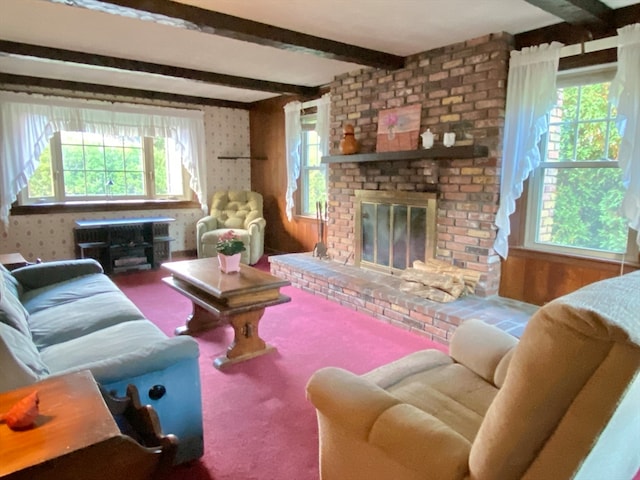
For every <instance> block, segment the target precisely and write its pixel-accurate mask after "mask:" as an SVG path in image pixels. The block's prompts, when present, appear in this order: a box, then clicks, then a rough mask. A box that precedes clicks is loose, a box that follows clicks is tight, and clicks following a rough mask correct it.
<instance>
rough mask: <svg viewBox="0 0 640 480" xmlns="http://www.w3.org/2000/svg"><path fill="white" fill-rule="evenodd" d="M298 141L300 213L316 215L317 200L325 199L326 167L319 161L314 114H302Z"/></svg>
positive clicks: (320, 155)
mask: <svg viewBox="0 0 640 480" xmlns="http://www.w3.org/2000/svg"><path fill="white" fill-rule="evenodd" d="M301 122H302V139H301V143H300V150H301V155H300V200H301V201H300V202H299V204H300V212H299V213H300V215H313V216H315V215H316V208H317V207H316V205H318V202H320V204H321V205H322V206H323V209H324V203H325V202H326V200H327V167H326V165H325V164H323V163H320V161H321V158H322V154H321V148H320V137H319V136H318V132H317V131H316V115H315V114H314V115H303V116H302V117H301Z"/></svg>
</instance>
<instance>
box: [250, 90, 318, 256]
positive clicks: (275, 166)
mask: <svg viewBox="0 0 640 480" xmlns="http://www.w3.org/2000/svg"><path fill="white" fill-rule="evenodd" d="M292 99H293V98H292V97H286V98H285V97H277V98H274V99H270V100H265V101H262V102H257V103H255V104H254V105H253V107H252V109H251V110H250V112H249V129H250V135H251V156H252V157H266V160H259V159H256V158H254V159H252V160H251V189H252V190H254V191H256V192H260V193H261V194H262V195H263V197H264V216H265V220H266V221H267V227H266V230H265V249H266V251H267V252H272V253H274V252H275V253H278V252H286V253H294V252H310V251H312V250H313V247H314V245H315V244H316V242H317V227H316V221H315V219H310V218H305V217H295V216H294V218H293V219H292V221H291V222H289V220H287V216H286V214H285V200H284V196H285V192H286V190H287V166H286V161H285V134H284V110H283V107H284V105H285V104H286V103H288V102H290V101H291V100H292Z"/></svg>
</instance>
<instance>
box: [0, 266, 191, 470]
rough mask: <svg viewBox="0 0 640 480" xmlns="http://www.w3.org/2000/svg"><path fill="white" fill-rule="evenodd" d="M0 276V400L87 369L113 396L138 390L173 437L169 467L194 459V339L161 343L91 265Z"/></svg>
mask: <svg viewBox="0 0 640 480" xmlns="http://www.w3.org/2000/svg"><path fill="white" fill-rule="evenodd" d="M0 268H1V271H0V365H1V368H0V392H4V391H7V390H11V389H14V388H17V387H20V386H24V385H30V384H33V383H35V382H37V381H39V380H41V379H44V378H46V377H49V376H52V375H62V374H65V373H70V372H75V371H79V370H85V369H88V370H90V371H91V372H92V373H93V376H94V377H95V379H96V381H97V382H98V383H100V384H101V385H102V386H103V387H104V388H105V389H106V390H107V391H109V392H113V393H115V394H116V395H119V396H124V395H125V393H126V388H127V385H128V384H134V385H135V386H136V387H137V388H138V391H139V392H140V397H141V398H140V400H141V401H142V403H146V404H150V405H152V406H153V407H154V409H155V410H156V412H157V413H158V416H159V418H160V423H161V426H162V430H163V432H164V433H166V434H168V433H172V434H174V435H176V436H177V437H178V440H179V446H178V453H177V455H176V463H182V462H185V461H187V460H191V459H195V458H198V457H200V456H202V453H203V441H202V404H201V394H200V372H199V367H198V355H199V351H198V344H197V343H196V341H195V340H194V339H192V338H190V337H168V336H167V335H165V334H164V333H163V332H162V331H160V329H159V328H158V327H156V326H155V325H154V324H153V323H151V322H150V321H149V320H147V319H146V318H145V317H144V316H143V314H142V313H141V312H140V310H139V309H138V308H137V307H136V306H135V305H134V304H133V303H132V302H131V301H130V300H129V299H128V298H127V297H126V296H125V295H124V293H122V292H121V291H120V290H119V289H118V287H117V286H116V285H115V284H114V283H113V282H112V281H111V280H110V279H109V277H107V276H106V275H104V273H103V270H102V267H101V266H100V264H99V263H98V262H96V261H95V260H92V259H84V260H69V261H56V262H47V263H42V264H38V265H29V266H27V267H23V268H19V269H17V270H14V271H12V272H9V271H8V270H7V269H5V268H4V267H2V266H0ZM157 386H162V387H163V388H164V393H163V389H162V388H158V387H157ZM154 387H157V388H155V389H154Z"/></svg>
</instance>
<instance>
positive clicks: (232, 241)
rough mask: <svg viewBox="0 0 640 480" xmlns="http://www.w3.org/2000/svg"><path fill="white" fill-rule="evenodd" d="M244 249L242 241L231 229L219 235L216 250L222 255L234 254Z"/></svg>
mask: <svg viewBox="0 0 640 480" xmlns="http://www.w3.org/2000/svg"><path fill="white" fill-rule="evenodd" d="M245 250H246V248H245V246H244V243H242V240H240V239H239V238H238V237H237V236H236V234H235V232H234V231H233V230H227V231H226V232H224V233H223V234H222V235H220V237H219V238H218V243H216V251H217V252H218V253H221V254H223V255H235V254H236V253H240V252H244V251H245Z"/></svg>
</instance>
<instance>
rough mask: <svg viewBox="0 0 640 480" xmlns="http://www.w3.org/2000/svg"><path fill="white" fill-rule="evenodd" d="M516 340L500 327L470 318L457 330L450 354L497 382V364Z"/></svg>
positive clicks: (481, 374) (489, 379)
mask: <svg viewBox="0 0 640 480" xmlns="http://www.w3.org/2000/svg"><path fill="white" fill-rule="evenodd" d="M517 344H518V339H517V338H515V337H513V336H511V335H509V334H508V333H506V332H504V331H503V330H500V329H499V328H498V327H494V326H493V325H488V324H486V323H484V322H483V321H481V320H476V319H470V320H467V321H465V322H463V323H462V325H460V326H459V327H458V328H457V329H456V331H455V332H454V334H453V337H452V338H451V344H450V345H449V354H450V355H451V357H452V358H453V359H454V360H455V361H456V362H458V363H461V364H462V365H464V366H465V367H467V368H469V369H470V370H472V371H473V372H475V373H476V374H477V375H479V376H481V377H482V378H484V379H485V380H486V381H487V382H490V383H493V384H494V385H496V378H495V377H496V370H497V368H498V365H499V364H500V362H501V360H502V359H503V358H504V357H505V356H506V355H507V354H508V353H509V352H510V351H511V349H513V348H514V347H515V346H516V345H517Z"/></svg>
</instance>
